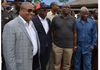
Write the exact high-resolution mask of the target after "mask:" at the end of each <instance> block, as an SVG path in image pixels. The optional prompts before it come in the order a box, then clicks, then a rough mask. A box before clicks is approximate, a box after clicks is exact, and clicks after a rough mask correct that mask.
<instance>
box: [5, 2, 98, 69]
mask: <svg viewBox="0 0 100 70" xmlns="http://www.w3.org/2000/svg"><path fill="white" fill-rule="evenodd" d="M58 9H59V7H58V5H57V4H56V3H55V2H53V3H52V4H51V10H50V11H49V12H48V13H47V9H46V5H45V4H44V3H41V4H40V8H38V9H36V13H37V15H35V7H34V5H33V4H32V3H30V2H23V3H22V4H21V6H20V11H19V15H18V16H17V17H16V18H14V19H13V20H11V21H10V22H8V23H7V24H6V25H5V26H4V29H3V56H4V59H5V63H6V70H71V69H72V70H81V68H80V65H81V64H80V60H81V56H82V58H83V70H92V69H91V56H92V50H93V48H94V47H95V46H96V42H97V27H96V23H95V22H94V21H93V19H90V18H88V13H89V11H88V9H87V8H86V7H82V8H81V10H80V17H79V18H78V19H77V20H76V19H75V17H73V16H71V15H70V11H71V8H70V6H69V5H64V6H63V7H62V8H61V13H60V14H57V12H58ZM73 53H75V55H74V63H73V68H72V67H71V65H72V64H71V61H72V54H73Z"/></svg>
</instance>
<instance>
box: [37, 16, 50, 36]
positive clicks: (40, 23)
mask: <svg viewBox="0 0 100 70" xmlns="http://www.w3.org/2000/svg"><path fill="white" fill-rule="evenodd" d="M37 18H38V20H37V21H38V22H39V25H41V27H42V29H43V31H44V33H45V34H46V35H47V34H48V33H46V32H45V29H44V27H43V25H42V22H41V21H40V19H39V17H38V16H37ZM46 20H47V19H46ZM48 23H49V22H48V20H47V24H48ZM48 27H49V30H50V26H49V24H48ZM49 30H48V32H49Z"/></svg>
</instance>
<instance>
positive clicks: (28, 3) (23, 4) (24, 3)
mask: <svg viewBox="0 0 100 70" xmlns="http://www.w3.org/2000/svg"><path fill="white" fill-rule="evenodd" d="M27 6H32V7H33V8H34V6H33V4H32V3H30V2H22V4H21V6H20V9H23V8H26V7H27Z"/></svg>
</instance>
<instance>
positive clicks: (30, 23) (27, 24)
mask: <svg viewBox="0 0 100 70" xmlns="http://www.w3.org/2000/svg"><path fill="white" fill-rule="evenodd" d="M19 18H21V20H22V21H23V23H24V25H26V26H29V25H32V21H29V23H27V22H26V21H25V20H24V19H23V18H22V17H21V16H20V15H19Z"/></svg>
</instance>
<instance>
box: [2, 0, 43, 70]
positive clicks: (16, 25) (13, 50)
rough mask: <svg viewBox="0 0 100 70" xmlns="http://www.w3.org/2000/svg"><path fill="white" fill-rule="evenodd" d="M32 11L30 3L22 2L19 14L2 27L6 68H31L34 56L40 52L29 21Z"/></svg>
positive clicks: (17, 69)
mask: <svg viewBox="0 0 100 70" xmlns="http://www.w3.org/2000/svg"><path fill="white" fill-rule="evenodd" d="M33 11H34V6H33V5H32V4H31V3H29V2H23V3H22V4H21V7H20V11H19V16H18V17H16V18H15V19H13V20H12V21H10V22H8V23H7V24H6V25H5V27H4V30H3V55H4V58H5V62H6V67H7V70H33V68H32V67H33V66H32V63H33V62H32V61H33V59H34V56H35V55H36V54H39V53H40V52H39V46H40V44H39V39H38V35H37V32H36V29H35V27H34V25H33V23H32V21H31V19H32V17H33V16H34V12H33ZM38 57H39V56H38ZM39 64H40V63H39ZM39 68H41V65H39Z"/></svg>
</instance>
